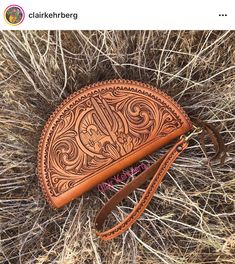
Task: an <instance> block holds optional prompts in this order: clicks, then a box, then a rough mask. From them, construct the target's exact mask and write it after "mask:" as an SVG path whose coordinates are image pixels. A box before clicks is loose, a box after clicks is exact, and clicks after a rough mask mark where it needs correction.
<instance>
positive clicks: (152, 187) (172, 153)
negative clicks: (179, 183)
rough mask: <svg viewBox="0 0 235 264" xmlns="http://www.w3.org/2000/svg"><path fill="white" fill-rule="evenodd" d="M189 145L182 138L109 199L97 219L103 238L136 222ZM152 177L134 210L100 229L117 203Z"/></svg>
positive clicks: (106, 238)
mask: <svg viewBox="0 0 235 264" xmlns="http://www.w3.org/2000/svg"><path fill="white" fill-rule="evenodd" d="M187 146H188V142H187V141H186V140H185V139H181V140H180V141H179V142H177V143H176V144H175V145H174V146H173V147H172V148H171V149H170V150H169V151H168V152H167V153H166V154H165V155H164V156H163V157H161V158H160V159H159V160H158V161H157V162H155V163H154V164H153V165H151V166H150V167H149V168H148V169H147V170H145V171H144V172H142V173H141V174H140V175H139V176H137V177H136V178H135V179H134V180H133V181H132V182H130V183H129V184H127V185H126V186H125V187H124V188H123V189H121V190H120V191H119V192H117V193H116V194H115V195H114V196H113V197H112V198H111V199H109V201H108V202H107V203H106V204H105V205H104V206H103V208H102V209H101V210H100V211H99V213H98V215H97V217H96V220H95V227H96V228H97V230H99V231H97V232H96V233H97V235H98V236H100V238H101V239H102V240H110V239H112V238H114V237H116V236H118V235H120V234H121V233H123V232H124V231H126V230H127V229H128V228H129V227H131V225H132V224H134V223H135V221H136V220H137V219H138V218H139V217H140V216H141V214H142V213H143V211H144V210H145V208H146V207H147V205H148V204H149V202H150V201H151V198H152V197H153V195H154V193H155V191H156V189H157V188H158V186H159V184H160V183H161V181H162V179H163V178H164V176H165V175H166V173H167V171H168V170H169V169H170V167H171V165H172V163H173V162H174V161H175V159H176V158H177V157H178V156H179V155H180V153H181V152H182V151H183V150H184V149H185V148H186V147H187ZM150 178H152V180H151V181H150V183H149V185H148V187H147V189H146V190H145V192H144V194H143V195H142V197H141V199H140V201H139V202H138V203H137V204H136V205H135V206H134V208H133V210H132V212H131V213H130V214H129V215H128V216H127V217H126V218H125V219H124V220H122V221H121V222H120V223H118V224H117V225H116V226H114V227H112V228H111V229H108V230H106V231H100V230H101V228H102V226H103V223H104V221H105V220H106V218H107V216H108V215H109V213H110V212H111V211H112V210H113V209H115V208H116V206H117V204H118V203H119V202H121V201H122V200H123V199H124V198H126V197H127V196H128V195H129V194H130V193H132V192H133V191H134V190H135V189H136V188H138V187H139V186H141V185H142V184H143V183H145V182H146V181H147V180H148V179H150Z"/></svg>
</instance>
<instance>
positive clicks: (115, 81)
mask: <svg viewBox="0 0 235 264" xmlns="http://www.w3.org/2000/svg"><path fill="white" fill-rule="evenodd" d="M107 84H130V85H137V86H138V85H139V86H140V87H144V88H148V89H150V90H152V91H154V92H156V93H158V94H160V95H162V96H163V97H164V98H165V99H167V100H168V101H170V102H171V103H172V105H173V106H175V107H176V108H177V109H179V110H180V112H181V113H182V115H183V116H184V117H185V119H186V121H187V122H188V124H189V126H191V121H190V119H189V117H188V115H187V114H186V112H185V111H184V109H183V108H182V107H181V106H180V105H179V104H178V103H177V102H176V101H175V100H174V99H173V98H172V97H170V96H169V95H167V94H166V93H165V92H163V91H161V90H160V89H159V88H156V87H154V86H152V85H150V84H147V83H142V82H139V81H134V80H128V79H110V80H105V81H100V82H96V83H93V84H90V85H86V86H84V87H82V88H81V89H79V90H78V91H76V92H74V93H72V94H71V95H69V96H68V97H67V98H66V99H64V100H63V101H62V102H61V103H60V104H59V105H58V106H57V107H56V108H55V110H54V111H53V112H52V113H51V115H50V116H49V118H48V120H47V121H46V124H45V125H44V127H43V129H42V132H41V136H40V140H39V144H38V153H37V176H38V179H39V183H40V186H41V189H42V192H43V194H44V197H45V198H46V200H47V202H48V203H49V205H50V206H51V207H52V208H54V209H56V206H55V204H54V203H53V201H52V199H51V198H50V196H49V195H48V191H47V190H46V188H45V186H44V180H43V177H42V174H41V170H42V166H41V162H42V156H41V152H42V147H43V143H44V137H45V134H46V132H47V131H48V127H49V126H50V124H51V122H52V121H53V119H54V117H55V116H56V115H57V113H58V112H59V111H60V110H61V109H62V108H63V107H64V106H65V105H66V104H67V103H68V102H69V101H70V100H72V99H73V98H74V97H76V96H78V95H79V94H82V93H83V92H85V91H87V90H88V89H90V88H95V87H99V86H102V85H107Z"/></svg>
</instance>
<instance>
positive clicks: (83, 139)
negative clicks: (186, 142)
mask: <svg viewBox="0 0 235 264" xmlns="http://www.w3.org/2000/svg"><path fill="white" fill-rule="evenodd" d="M180 126H181V121H180V119H179V117H178V116H177V115H176V114H175V113H174V111H172V110H171V108H169V107H167V105H166V104H165V103H164V102H162V101H161V100H156V99H154V98H153V96H152V94H151V92H150V93H149V94H148V93H143V92H141V91H137V90H134V89H129V88H124V87H122V88H121V89H120V88H118V87H116V88H115V89H114V88H113V89H110V88H107V89H101V90H98V92H96V93H93V94H89V96H84V97H81V98H78V99H77V101H76V103H73V104H67V107H66V108H65V110H64V111H63V112H62V113H61V115H60V116H59V117H58V120H57V122H56V125H55V126H54V128H53V130H52V132H51V134H50V141H49V142H50V143H49V145H48V150H47V167H48V174H49V177H48V178H49V182H50V185H51V186H52V188H51V189H52V190H53V195H55V196H57V195H59V194H61V193H63V192H65V191H67V190H68V189H70V188H71V187H73V186H76V185H77V184H78V183H79V182H80V181H83V180H84V179H85V178H86V177H89V176H90V175H92V174H94V173H96V172H97V171H100V170H101V169H102V168H105V167H107V166H109V165H111V164H112V163H114V162H116V161H117V162H118V159H120V158H122V157H125V156H128V154H130V153H134V151H135V150H137V149H138V148H139V147H140V146H142V145H144V144H146V143H148V142H151V141H152V140H156V138H160V137H164V136H166V135H167V134H170V133H171V132H172V131H174V130H175V129H177V128H179V127H180Z"/></svg>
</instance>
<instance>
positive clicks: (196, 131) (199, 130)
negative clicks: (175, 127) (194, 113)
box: [180, 125, 202, 141]
mask: <svg viewBox="0 0 235 264" xmlns="http://www.w3.org/2000/svg"><path fill="white" fill-rule="evenodd" d="M201 133H202V128H201V127H197V126H195V125H193V130H192V131H191V132H189V133H188V134H187V135H182V136H181V137H180V139H184V140H185V141H189V139H190V138H192V137H193V136H196V135H199V134H201Z"/></svg>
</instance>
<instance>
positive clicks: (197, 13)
mask: <svg viewBox="0 0 235 264" xmlns="http://www.w3.org/2000/svg"><path fill="white" fill-rule="evenodd" d="M9 5H13V6H12V7H9V8H8V9H7V10H6V8H7V7H8V6H9ZM14 5H18V6H19V8H15V9H14ZM0 29H7V30H11V29H12V30H16V29H29V30H33V29H64V30H66V29H68V30H69V29H81V30H84V29H94V30H97V29H114V30H115V29H120V30H121V29H137V30H139V29H156V30H158V29H172V30H173V29H189V30H190V29H195V30H197V29H208V30H209V29H222V30H226V29H235V0H225V1H222V0H161V1H160V0H145V1H143V0H118V1H111V0H83V1H80V0H77V1H75V0H67V1H49V0H47V1H46V0H40V1H32V0H10V1H9V0H5V1H2V2H1V5H0Z"/></svg>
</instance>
